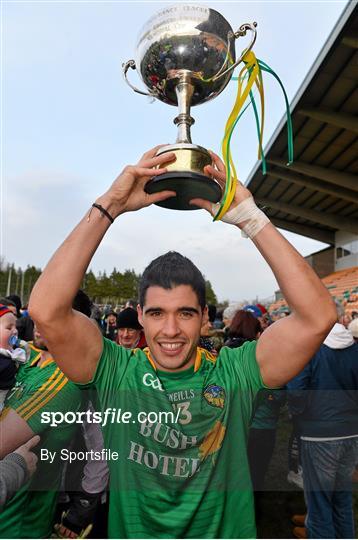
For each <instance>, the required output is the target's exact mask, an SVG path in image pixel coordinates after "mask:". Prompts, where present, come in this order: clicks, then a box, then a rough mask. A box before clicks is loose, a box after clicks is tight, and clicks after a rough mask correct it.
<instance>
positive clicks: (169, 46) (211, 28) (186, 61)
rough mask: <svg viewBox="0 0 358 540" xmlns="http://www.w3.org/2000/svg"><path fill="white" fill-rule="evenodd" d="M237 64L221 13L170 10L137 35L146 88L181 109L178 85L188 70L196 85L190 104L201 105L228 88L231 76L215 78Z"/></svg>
mask: <svg viewBox="0 0 358 540" xmlns="http://www.w3.org/2000/svg"><path fill="white" fill-rule="evenodd" d="M234 62H235V38H234V33H233V31H232V28H231V26H230V25H229V23H228V22H227V20H226V19H225V18H224V17H223V16H222V15H221V14H220V13H218V12H217V11H215V10H214V9H211V8H208V7H205V6H203V5H194V4H177V5H173V6H168V7H166V8H164V9H162V10H161V11H159V12H158V13H157V14H155V15H154V16H153V17H151V18H150V19H149V21H148V22H147V23H146V24H145V25H144V26H143V28H142V30H141V31H140V33H139V37H138V43H137V59H136V66H137V69H138V70H139V71H140V75H141V77H142V79H143V82H144V84H145V85H146V86H147V87H148V89H149V90H150V91H153V90H154V91H155V92H156V95H157V98H158V99H160V100H161V101H164V102H165V103H169V104H171V105H177V96H176V93H175V86H176V84H177V82H178V78H179V75H180V73H182V72H183V71H184V70H185V72H186V73H187V74H189V75H190V78H191V82H192V84H193V85H194V93H193V96H192V100H191V105H198V104H199V103H203V102H205V101H208V100H209V99H212V98H213V97H215V96H217V95H218V94H219V93H220V92H221V91H222V90H223V89H224V88H225V86H226V85H227V84H228V82H229V81H230V78H231V73H228V74H226V75H225V76H223V77H221V78H220V79H217V80H215V81H213V80H212V79H213V77H214V76H215V75H216V74H217V73H219V72H220V71H223V70H224V69H226V68H228V67H230V66H231V65H232V64H233V63H234Z"/></svg>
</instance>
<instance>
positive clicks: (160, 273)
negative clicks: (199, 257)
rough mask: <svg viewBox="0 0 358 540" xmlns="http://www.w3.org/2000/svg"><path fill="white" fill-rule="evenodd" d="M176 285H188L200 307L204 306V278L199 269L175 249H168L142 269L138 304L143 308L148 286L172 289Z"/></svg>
mask: <svg viewBox="0 0 358 540" xmlns="http://www.w3.org/2000/svg"><path fill="white" fill-rule="evenodd" d="M178 285H190V287H191V288H192V289H193V291H194V292H195V293H196V295H197V297H198V301H199V304H200V307H201V309H204V308H205V305H206V298H205V279H204V277H203V275H202V273H201V272H200V270H199V269H198V268H197V267H196V266H195V264H194V263H192V262H191V260H190V259H188V258H187V257H184V256H183V255H181V254H180V253H177V252H176V251H168V253H165V254H164V255H161V256H160V257H157V258H156V259H154V261H152V262H151V263H150V264H149V265H148V266H147V268H146V269H145V270H144V272H143V275H142V278H141V280H140V283H139V304H140V306H141V307H142V308H143V306H144V302H145V295H146V293H147V289H148V288H149V287H153V286H157V287H162V288H163V289H173V288H174V287H177V286H178Z"/></svg>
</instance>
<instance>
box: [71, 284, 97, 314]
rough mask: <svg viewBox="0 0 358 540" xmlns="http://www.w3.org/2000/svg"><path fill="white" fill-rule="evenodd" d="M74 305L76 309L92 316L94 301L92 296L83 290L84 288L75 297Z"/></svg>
mask: <svg viewBox="0 0 358 540" xmlns="http://www.w3.org/2000/svg"><path fill="white" fill-rule="evenodd" d="M72 307H73V309H75V310H76V311H80V312H81V313H83V314H84V315H87V317H90V316H91V312H92V302H91V300H90V298H89V297H88V296H87V294H86V293H85V292H84V291H82V289H79V291H78V292H77V294H76V296H75V297H74V299H73V302H72Z"/></svg>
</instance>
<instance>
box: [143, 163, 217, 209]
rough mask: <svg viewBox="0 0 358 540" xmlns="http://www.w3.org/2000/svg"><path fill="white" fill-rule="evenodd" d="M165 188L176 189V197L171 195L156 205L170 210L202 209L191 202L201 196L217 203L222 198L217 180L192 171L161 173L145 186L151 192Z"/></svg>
mask: <svg viewBox="0 0 358 540" xmlns="http://www.w3.org/2000/svg"><path fill="white" fill-rule="evenodd" d="M165 190H170V191H175V192H176V197H170V199H167V200H165V201H161V202H158V203H156V205H157V206H161V207H162V208H169V209H170V210H200V208H199V207H198V206H195V205H192V204H189V201H190V200H191V199H198V198H200V199H206V200H207V201H211V202H213V203H217V202H218V201H219V200H220V199H221V188H220V186H219V184H217V183H216V182H215V180H213V179H212V178H209V177H208V176H206V175H205V174H200V173H197V172H192V171H173V172H167V173H165V174H160V175H159V176H154V177H153V178H152V179H151V180H149V182H148V183H147V185H146V186H145V191H146V192H147V193H150V194H152V193H158V192H160V191H165Z"/></svg>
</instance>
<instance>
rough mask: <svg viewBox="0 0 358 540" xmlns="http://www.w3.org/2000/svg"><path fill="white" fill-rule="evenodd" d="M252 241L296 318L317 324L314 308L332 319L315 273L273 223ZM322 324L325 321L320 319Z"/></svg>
mask: <svg viewBox="0 0 358 540" xmlns="http://www.w3.org/2000/svg"><path fill="white" fill-rule="evenodd" d="M253 242H254V244H255V245H256V247H257V248H258V250H259V251H260V253H261V254H262V256H263V257H264V259H265V260H266V262H267V263H268V264H269V266H270V267H271V269H272V271H273V273H274V275H275V277H276V279H277V282H278V284H279V287H280V289H281V291H282V293H283V295H284V297H285V299H286V301H287V303H288V304H289V306H290V308H291V310H292V311H294V312H295V314H296V315H298V316H301V317H304V318H305V319H306V320H307V318H309V317H310V316H311V315H312V316H314V319H315V322H317V312H316V308H317V306H319V309H320V312H321V313H322V314H327V315H328V316H329V314H330V313H331V314H332V317H334V316H335V308H334V304H333V301H332V299H331V296H330V294H329V293H328V291H327V289H326V288H325V287H324V285H323V283H322V282H321V280H320V279H319V278H318V276H317V274H316V273H315V272H314V271H313V269H312V268H311V266H310V265H309V264H308V263H307V261H306V260H305V259H304V258H303V257H302V256H301V255H300V254H299V253H298V252H297V251H296V249H295V248H294V247H293V246H292V245H291V244H290V243H289V242H288V241H287V240H286V239H285V238H284V237H283V236H282V234H281V233H280V232H279V231H278V230H277V229H276V227H275V226H274V225H273V224H272V223H268V224H267V225H266V226H265V227H264V228H263V229H262V230H261V231H260V232H259V233H258V234H257V235H256V236H255V237H254V238H253ZM321 319H322V321H323V320H324V318H323V317H322V318H321Z"/></svg>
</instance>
